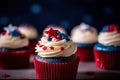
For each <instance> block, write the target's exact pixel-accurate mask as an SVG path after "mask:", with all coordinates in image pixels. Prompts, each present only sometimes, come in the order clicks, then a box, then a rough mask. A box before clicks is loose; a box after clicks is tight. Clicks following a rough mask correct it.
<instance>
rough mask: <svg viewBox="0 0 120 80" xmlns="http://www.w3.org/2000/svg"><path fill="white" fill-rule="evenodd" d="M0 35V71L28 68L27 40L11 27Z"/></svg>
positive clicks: (16, 29) (6, 28) (15, 28)
mask: <svg viewBox="0 0 120 80" xmlns="http://www.w3.org/2000/svg"><path fill="white" fill-rule="evenodd" d="M4 30H5V32H2V33H1V34H0V69H19V68H27V67H28V66H29V57H30V54H29V49H28V44H29V41H28V39H27V38H26V37H25V36H24V35H22V34H21V33H19V31H18V28H17V27H15V26H12V25H11V24H10V25H9V26H8V27H5V28H4Z"/></svg>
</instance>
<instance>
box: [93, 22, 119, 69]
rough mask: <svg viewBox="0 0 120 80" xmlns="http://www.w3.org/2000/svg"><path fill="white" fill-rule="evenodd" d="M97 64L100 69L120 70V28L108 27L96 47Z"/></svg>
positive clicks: (99, 37) (101, 34) (100, 35)
mask: <svg viewBox="0 0 120 80" xmlns="http://www.w3.org/2000/svg"><path fill="white" fill-rule="evenodd" d="M94 55H95V62H96V66H97V67H98V68H102V69H113V70H115V69H120V27H118V26H117V25H114V24H112V25H106V26H105V27H104V28H103V29H102V31H101V32H100V34H99V36H98V43H97V44H96V45H95V46H94Z"/></svg>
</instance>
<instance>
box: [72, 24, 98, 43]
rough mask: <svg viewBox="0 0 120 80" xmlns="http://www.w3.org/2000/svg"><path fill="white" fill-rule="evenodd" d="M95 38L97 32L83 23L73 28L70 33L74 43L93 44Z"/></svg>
mask: <svg viewBox="0 0 120 80" xmlns="http://www.w3.org/2000/svg"><path fill="white" fill-rule="evenodd" d="M97 36H98V34H97V30H96V29H95V28H94V27H91V26H90V25H88V24H85V23H81V24H80V25H77V26H75V27H74V28H73V29H72V31H71V38H72V40H73V41H74V42H75V43H82V44H94V43H96V42H97Z"/></svg>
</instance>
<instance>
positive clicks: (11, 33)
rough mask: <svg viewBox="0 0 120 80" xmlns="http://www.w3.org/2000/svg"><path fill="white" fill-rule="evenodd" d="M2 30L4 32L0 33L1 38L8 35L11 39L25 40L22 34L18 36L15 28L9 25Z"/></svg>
mask: <svg viewBox="0 0 120 80" xmlns="http://www.w3.org/2000/svg"><path fill="white" fill-rule="evenodd" d="M4 30H5V31H6V32H2V33H1V36H5V35H9V36H12V37H20V38H21V39H24V38H25V37H24V36H23V35H22V34H20V33H19V32H18V30H17V27H16V26H12V25H11V24H9V25H8V27H5V28H4Z"/></svg>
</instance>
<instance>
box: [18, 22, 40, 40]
mask: <svg viewBox="0 0 120 80" xmlns="http://www.w3.org/2000/svg"><path fill="white" fill-rule="evenodd" d="M18 30H19V31H20V33H21V34H23V35H25V37H27V38H28V39H37V37H38V31H37V30H36V29H35V28H34V27H33V26H32V25H29V24H22V25H20V26H19V27H18Z"/></svg>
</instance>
